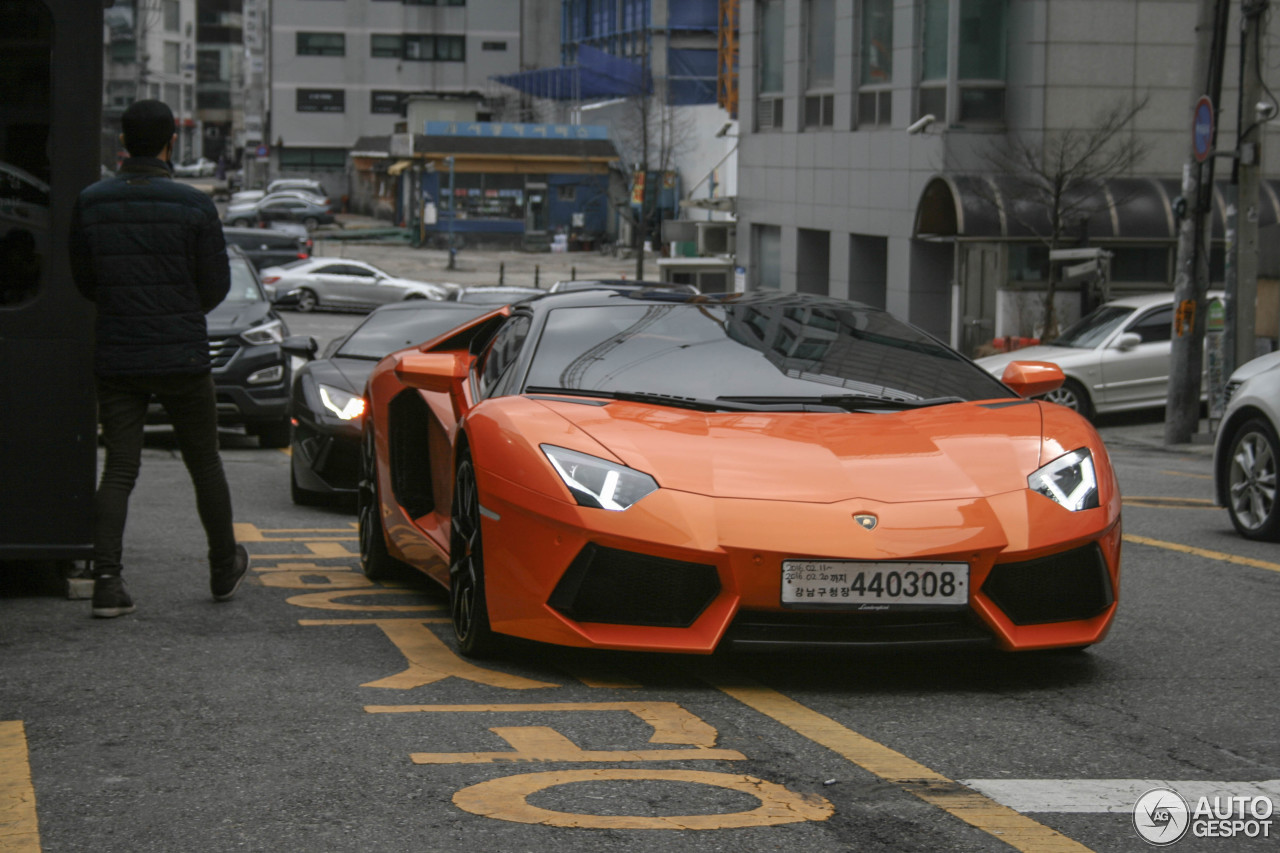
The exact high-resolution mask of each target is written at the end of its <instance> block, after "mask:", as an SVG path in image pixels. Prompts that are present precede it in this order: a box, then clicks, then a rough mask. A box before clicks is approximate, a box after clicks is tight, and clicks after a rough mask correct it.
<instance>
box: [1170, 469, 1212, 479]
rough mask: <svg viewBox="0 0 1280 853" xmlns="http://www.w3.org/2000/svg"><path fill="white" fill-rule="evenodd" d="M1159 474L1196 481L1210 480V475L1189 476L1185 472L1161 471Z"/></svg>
mask: <svg viewBox="0 0 1280 853" xmlns="http://www.w3.org/2000/svg"><path fill="white" fill-rule="evenodd" d="M1160 473H1161V474H1168V475H1169V476H1171V477H1193V478H1195V479H1197V480H1212V479H1213V475H1212V474H1191V473H1188V472H1186V471H1161V472H1160Z"/></svg>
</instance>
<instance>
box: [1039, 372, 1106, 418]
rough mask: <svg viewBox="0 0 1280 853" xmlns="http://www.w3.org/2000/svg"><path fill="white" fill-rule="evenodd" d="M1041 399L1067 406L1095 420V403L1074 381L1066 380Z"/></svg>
mask: <svg viewBox="0 0 1280 853" xmlns="http://www.w3.org/2000/svg"><path fill="white" fill-rule="evenodd" d="M1040 399H1042V400H1048V401H1049V402H1050V403H1057V404H1058V405H1059V406H1066V407H1067V408H1068V409H1071V410H1072V411H1073V412H1078V413H1079V414H1081V415H1082V416H1084V417H1086V418H1089V419H1090V420H1092V419H1093V403H1091V402H1090V401H1089V392H1088V391H1086V390H1084V386H1083V385H1081V384H1080V383H1079V382H1077V381H1076V380H1074V379H1068V380H1066V381H1065V382H1063V383H1062V385H1060V386H1059V387H1057V388H1054V389H1053V390H1052V391H1050V392H1049V393H1048V394H1045V395H1044V396H1042V397H1041V398H1040Z"/></svg>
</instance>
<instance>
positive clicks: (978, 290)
mask: <svg viewBox="0 0 1280 853" xmlns="http://www.w3.org/2000/svg"><path fill="white" fill-rule="evenodd" d="M957 251H959V252H960V257H961V261H960V346H959V349H960V351H961V352H963V353H964V354H965V355H968V356H972V355H974V354H975V353H977V352H978V349H979V348H980V347H984V346H987V345H989V344H990V343H991V340H992V338H994V337H995V332H996V294H997V292H998V290H999V288H1000V282H1001V275H1000V247H998V246H994V245H991V244H989V243H982V244H976V245H963V244H961V245H959V246H957Z"/></svg>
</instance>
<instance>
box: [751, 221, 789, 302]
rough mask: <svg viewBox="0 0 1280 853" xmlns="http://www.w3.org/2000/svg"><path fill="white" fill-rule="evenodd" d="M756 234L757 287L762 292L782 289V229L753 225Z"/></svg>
mask: <svg viewBox="0 0 1280 853" xmlns="http://www.w3.org/2000/svg"><path fill="white" fill-rule="evenodd" d="M751 228H752V230H753V231H754V232H755V255H756V256H755V271H756V281H755V285H756V287H757V288H758V289H760V290H780V289H781V288H782V229H781V228H780V227H778V226H777V225H753V226H751Z"/></svg>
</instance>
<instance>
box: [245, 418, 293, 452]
mask: <svg viewBox="0 0 1280 853" xmlns="http://www.w3.org/2000/svg"><path fill="white" fill-rule="evenodd" d="M292 430H293V425H292V424H290V422H289V419H288V418H285V419H284V420H281V421H267V422H266V423H258V424H253V425H251V426H250V427H249V431H250V432H252V433H253V434H254V435H256V436H257V437H258V446H259V447H263V448H272V449H279V448H281V447H288V446H289V441H290V439H291V438H292Z"/></svg>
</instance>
